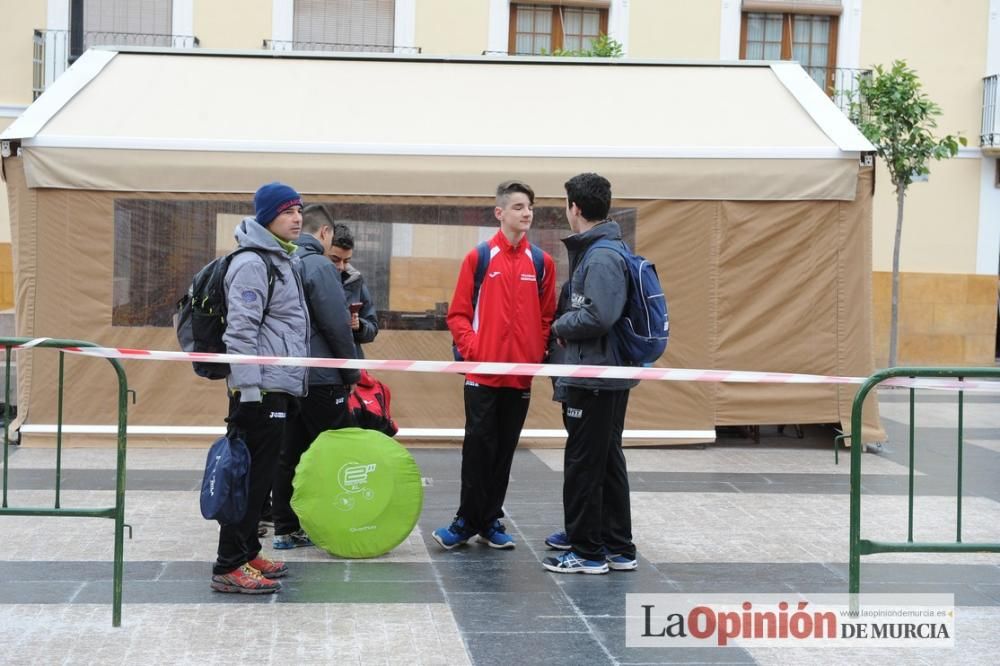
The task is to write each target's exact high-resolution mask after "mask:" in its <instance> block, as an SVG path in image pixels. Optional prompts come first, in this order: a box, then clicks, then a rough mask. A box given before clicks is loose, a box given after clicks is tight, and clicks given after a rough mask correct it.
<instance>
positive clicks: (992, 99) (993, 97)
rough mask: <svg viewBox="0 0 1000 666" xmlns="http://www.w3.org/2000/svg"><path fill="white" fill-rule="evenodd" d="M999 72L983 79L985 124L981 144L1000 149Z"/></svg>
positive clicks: (980, 135) (981, 132) (980, 134)
mask: <svg viewBox="0 0 1000 666" xmlns="http://www.w3.org/2000/svg"><path fill="white" fill-rule="evenodd" d="M997 76H998V75H997V74H994V75H993V76H987V77H985V78H984V79H983V124H982V130H981V131H980V133H979V145H980V146H982V147H983V148H990V149H993V150H992V151H991V152H992V153H994V154H995V153H996V152H998V151H1000V99H998V95H1000V88H998V87H997V86H998V82H997Z"/></svg>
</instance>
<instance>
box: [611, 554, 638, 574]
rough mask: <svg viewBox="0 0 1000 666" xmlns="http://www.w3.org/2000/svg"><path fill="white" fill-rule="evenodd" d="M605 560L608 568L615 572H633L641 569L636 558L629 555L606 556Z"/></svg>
mask: <svg viewBox="0 0 1000 666" xmlns="http://www.w3.org/2000/svg"><path fill="white" fill-rule="evenodd" d="M604 559H605V560H607V562H608V567H609V568H611V569H614V570H615V571H632V570H634V569H638V568H639V563H638V562H636V560H635V558H634V557H629V556H628V555H606V556H605V557H604Z"/></svg>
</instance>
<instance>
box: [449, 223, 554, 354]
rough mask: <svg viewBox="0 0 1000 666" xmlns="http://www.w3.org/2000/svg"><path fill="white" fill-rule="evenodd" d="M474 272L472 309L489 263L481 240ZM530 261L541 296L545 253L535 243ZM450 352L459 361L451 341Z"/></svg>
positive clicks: (488, 257)
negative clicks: (533, 267) (533, 266)
mask: <svg viewBox="0 0 1000 666" xmlns="http://www.w3.org/2000/svg"><path fill="white" fill-rule="evenodd" d="M476 253H477V255H478V256H477V257H476V272H475V273H474V274H473V277H472V309H473V310H475V309H476V303H478V302H479V289H480V288H481V287H482V286H483V280H485V279H486V267H487V266H489V263H490V244H489V243H487V242H486V241H483V242H482V243H480V244H479V245H477V246H476ZM531 263H533V264H534V265H535V280H536V281H537V282H538V298H539V300H540V299H541V298H542V281H543V280H544V279H545V255H544V254H543V253H542V251H541V249H539V248H538V246H537V245H531ZM451 353H452V354H453V355H454V356H455V360H456V361H461V360H463V359H462V355H461V354H459V353H458V345H456V344H455V343H454V342H452V343H451Z"/></svg>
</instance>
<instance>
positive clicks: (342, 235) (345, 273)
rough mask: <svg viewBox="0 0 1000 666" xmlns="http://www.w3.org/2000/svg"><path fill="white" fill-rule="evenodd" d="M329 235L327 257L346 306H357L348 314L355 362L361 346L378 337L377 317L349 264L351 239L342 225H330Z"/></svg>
mask: <svg viewBox="0 0 1000 666" xmlns="http://www.w3.org/2000/svg"><path fill="white" fill-rule="evenodd" d="M333 231H334V237H333V245H332V246H331V247H330V251H329V252H328V253H327V256H328V257H330V261H332V262H333V263H334V265H335V266H336V267H337V269H338V270H339V271H340V277H341V279H342V280H343V281H344V294H345V296H346V297H347V302H348V304H358V303H360V304H361V309H360V310H359V311H357V312H353V313H352V314H351V329H352V330H353V331H354V344H355V346H356V348H357V352H358V358H364V357H365V353H364V351H363V350H362V349H361V345H366V344H368V343H369V342H371V341H372V340H374V339H375V336H376V335H378V315H377V314H376V313H375V304H374V303H372V297H371V294H370V293H369V292H368V287H367V286H365V279H364V276H362V275H361V271H359V270H358V269H357V268H355V267H354V266H353V265H352V264H351V259H352V258H354V235H353V234H352V233H351V230H350V228H349V227H348V226H347V225H346V224H340V223H337V224H335V225H333Z"/></svg>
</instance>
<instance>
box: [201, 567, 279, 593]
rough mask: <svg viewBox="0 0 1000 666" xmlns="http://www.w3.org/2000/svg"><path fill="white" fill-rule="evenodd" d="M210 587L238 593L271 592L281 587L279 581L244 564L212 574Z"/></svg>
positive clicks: (220, 590)
mask: <svg viewBox="0 0 1000 666" xmlns="http://www.w3.org/2000/svg"><path fill="white" fill-rule="evenodd" d="M212 589H213V590H215V591H217V592H238V593H239V594H271V593H272V592H277V591H278V590H280V589H281V583H279V582H278V581H276V580H268V579H267V578H264V576H262V575H261V573H260V572H259V571H257V570H256V569H254V568H253V567H252V566H250V565H249V564H244V565H243V566H241V567H239V568H237V569H233V570H232V571H230V572H229V573H227V574H213V575H212Z"/></svg>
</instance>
